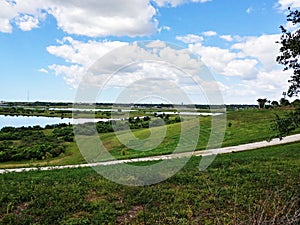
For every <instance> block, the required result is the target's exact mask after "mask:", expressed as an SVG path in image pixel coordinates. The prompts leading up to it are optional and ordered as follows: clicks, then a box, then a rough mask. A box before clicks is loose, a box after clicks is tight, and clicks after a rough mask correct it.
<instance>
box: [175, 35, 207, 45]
mask: <svg viewBox="0 0 300 225" xmlns="http://www.w3.org/2000/svg"><path fill="white" fill-rule="evenodd" d="M176 39H177V40H179V41H182V42H183V43H187V44H191V43H198V42H202V41H203V40H204V39H203V37H201V36H199V35H195V34H188V35H185V36H176Z"/></svg>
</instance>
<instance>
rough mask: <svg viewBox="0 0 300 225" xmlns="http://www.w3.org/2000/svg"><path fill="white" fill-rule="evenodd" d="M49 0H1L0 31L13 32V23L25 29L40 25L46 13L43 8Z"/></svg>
mask: <svg viewBox="0 0 300 225" xmlns="http://www.w3.org/2000/svg"><path fill="white" fill-rule="evenodd" d="M48 1H49V0H44V1H43V0H26V1H25V0H15V1H5V0H0V8H1V11H0V21H1V22H0V31H1V32H5V33H11V32H12V23H16V25H17V26H18V27H19V28H20V29H22V30H25V31H28V30H31V29H33V28H37V27H38V23H39V19H41V18H43V17H44V15H43V13H42V12H41V9H43V7H44V6H45V5H46V6H47V5H48Z"/></svg>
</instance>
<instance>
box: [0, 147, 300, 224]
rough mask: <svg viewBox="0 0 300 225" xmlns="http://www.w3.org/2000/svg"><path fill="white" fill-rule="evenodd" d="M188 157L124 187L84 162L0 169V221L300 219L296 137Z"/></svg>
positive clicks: (257, 221)
mask: <svg viewBox="0 0 300 225" xmlns="http://www.w3.org/2000/svg"><path fill="white" fill-rule="evenodd" d="M200 159H201V158H200V157H193V158H192V159H191V160H190V162H189V163H188V164H187V165H186V166H185V168H184V169H183V170H181V171H180V172H179V173H177V174H176V175H174V176H173V177H172V178H170V179H169V180H167V181H165V182H163V183H159V184H156V185H152V186H148V187H127V186H122V185H118V184H115V183H112V182H110V181H108V180H106V179H104V178H102V177H100V176H99V175H98V174H97V173H96V172H95V171H94V170H92V169H90V168H85V169H73V170H60V171H48V172H42V171H40V172H29V173H15V174H3V175H0V224H299V218H300V214H299V213H300V212H299V204H300V201H299V197H300V196H299V194H300V192H299V191H300V190H299V186H300V175H299V174H300V143H294V144H289V145H283V146H276V147H269V148H263V149H259V150H254V151H247V152H240V153H234V154H227V155H219V156H218V157H217V159H216V160H215V161H214V162H213V163H212V165H211V166H210V167H209V168H208V169H207V170H206V171H204V172H199V170H198V165H199V161H200Z"/></svg>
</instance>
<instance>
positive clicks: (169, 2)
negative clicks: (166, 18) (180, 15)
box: [154, 0, 212, 7]
mask: <svg viewBox="0 0 300 225" xmlns="http://www.w3.org/2000/svg"><path fill="white" fill-rule="evenodd" d="M210 1H212V0H154V2H155V3H156V4H157V5H158V6H159V7H164V6H171V7H176V6H179V5H182V4H185V3H190V2H193V3H205V2H210Z"/></svg>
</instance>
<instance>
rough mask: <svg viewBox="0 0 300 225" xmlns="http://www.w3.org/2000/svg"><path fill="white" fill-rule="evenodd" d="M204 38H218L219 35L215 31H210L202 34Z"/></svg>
mask: <svg viewBox="0 0 300 225" xmlns="http://www.w3.org/2000/svg"><path fill="white" fill-rule="evenodd" d="M202 34H203V35H204V36H206V37H212V36H216V35H217V32H215V31H212V30H209V31H205V32H203V33H202Z"/></svg>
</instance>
